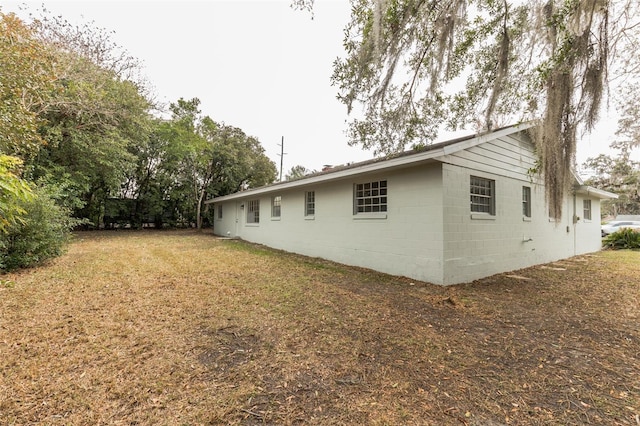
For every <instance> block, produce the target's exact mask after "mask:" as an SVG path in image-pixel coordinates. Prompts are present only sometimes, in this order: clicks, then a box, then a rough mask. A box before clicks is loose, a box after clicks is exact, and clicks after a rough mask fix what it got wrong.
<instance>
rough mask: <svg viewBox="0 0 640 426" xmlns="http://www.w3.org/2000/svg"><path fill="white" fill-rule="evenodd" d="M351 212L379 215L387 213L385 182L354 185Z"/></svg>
mask: <svg viewBox="0 0 640 426" xmlns="http://www.w3.org/2000/svg"><path fill="white" fill-rule="evenodd" d="M353 190H354V195H353V203H354V206H353V211H354V214H358V213H380V212H386V211H387V181H386V180H380V181H377V182H367V183H357V184H355V185H354V188H353Z"/></svg>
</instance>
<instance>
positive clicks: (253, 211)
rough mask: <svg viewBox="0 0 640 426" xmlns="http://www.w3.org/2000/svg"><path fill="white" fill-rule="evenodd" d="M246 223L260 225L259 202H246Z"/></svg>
mask: <svg viewBox="0 0 640 426" xmlns="http://www.w3.org/2000/svg"><path fill="white" fill-rule="evenodd" d="M247 223H260V200H249V201H248V202H247Z"/></svg>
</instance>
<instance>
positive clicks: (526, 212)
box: [522, 186, 531, 217]
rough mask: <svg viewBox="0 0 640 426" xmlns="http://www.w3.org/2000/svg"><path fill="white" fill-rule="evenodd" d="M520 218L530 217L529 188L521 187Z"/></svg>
mask: <svg viewBox="0 0 640 426" xmlns="http://www.w3.org/2000/svg"><path fill="white" fill-rule="evenodd" d="M522 216H524V217H531V187H528V186H523V187H522Z"/></svg>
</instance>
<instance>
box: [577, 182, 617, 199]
mask: <svg viewBox="0 0 640 426" xmlns="http://www.w3.org/2000/svg"><path fill="white" fill-rule="evenodd" d="M575 192H576V194H582V195H586V196H588V197H594V198H599V199H601V200H615V199H616V198H618V194H614V193H613V192H609V191H605V190H603V189H598V188H594V187H592V186H589V185H580V186H577V187H576V188H575Z"/></svg>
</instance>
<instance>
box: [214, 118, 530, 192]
mask: <svg viewBox="0 0 640 426" xmlns="http://www.w3.org/2000/svg"><path fill="white" fill-rule="evenodd" d="M534 125H535V124H534V123H521V124H516V125H513V126H509V127H505V128H502V129H499V130H496V131H493V132H486V133H482V134H479V135H476V136H469V137H463V138H460V141H459V142H455V141H456V140H458V139H455V140H453V141H452V142H453V143H451V144H447V142H444V143H440V144H435V145H436V146H438V145H442V146H441V147H437V148H434V149H426V150H425V151H422V152H417V153H415V154H413V153H412V154H411V155H405V156H399V157H393V158H390V159H380V160H379V161H365V162H364V163H363V164H362V165H360V166H358V165H357V164H356V165H354V167H350V168H346V169H344V170H337V171H332V172H329V173H324V174H320V175H317V176H309V177H305V178H302V179H298V180H294V181H286V182H277V183H274V184H271V185H267V186H263V187H260V188H255V189H249V190H247V191H241V192H236V193H233V194H229V195H225V196H222V197H216V198H212V199H210V200H207V201H205V204H211V203H217V202H221V201H229V200H235V199H240V198H246V197H250V196H256V195H262V194H266V193H271V192H275V191H283V190H287V189H291V188H298V187H304V186H310V185H315V184H318V183H323V182H327V181H333V180H340V179H344V178H347V177H351V176H355V175H360V174H366V173H373V172H377V171H380V170H386V169H393V168H402V167H408V166H412V165H416V164H420V163H424V162H427V161H430V160H436V161H437V160H438V157H443V156H445V155H450V154H453V153H455V152H459V151H462V150H465V149H469V148H471V147H474V146H476V145H480V144H482V143H485V142H487V141H489V140H492V139H496V138H500V137H504V136H507V135H510V134H513V133H518V132H521V131H523V130H527V129H529V128H531V127H533V126H534Z"/></svg>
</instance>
